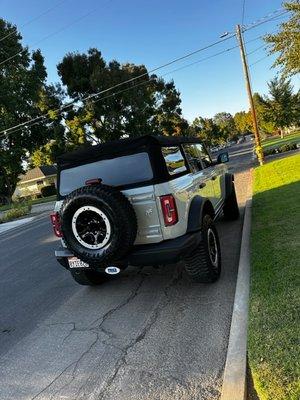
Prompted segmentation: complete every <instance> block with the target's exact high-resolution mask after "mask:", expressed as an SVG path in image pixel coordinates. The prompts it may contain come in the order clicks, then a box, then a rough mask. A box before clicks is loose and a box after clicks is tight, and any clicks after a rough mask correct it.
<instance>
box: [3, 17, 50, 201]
mask: <svg viewBox="0 0 300 400" xmlns="http://www.w3.org/2000/svg"><path fill="white" fill-rule="evenodd" d="M7 35H9V36H7ZM0 37H6V38H5V39H4V40H2V42H1V46H0V93H1V96H0V131H4V132H2V133H1V134H0V175H1V181H0V183H1V182H2V189H1V188H0V191H1V190H2V191H5V193H6V194H7V196H8V198H9V199H10V198H11V196H12V194H13V192H14V189H15V187H16V184H17V181H18V177H19V175H20V174H21V173H22V172H23V165H24V162H26V160H27V159H28V156H29V154H30V153H31V152H32V151H33V150H34V149H35V148H37V147H38V146H41V145H43V144H44V143H46V142H47V141H48V140H49V138H50V137H51V132H52V130H51V129H50V125H51V124H49V123H47V122H46V121H45V120H41V122H39V123H37V124H34V125H32V126H26V125H25V126H23V128H22V129H18V130H10V131H8V130H7V131H5V129H8V128H10V127H11V126H14V125H16V124H20V123H23V122H25V121H27V120H29V119H31V118H35V117H37V116H39V115H41V109H42V108H43V107H45V109H48V105H47V103H48V102H49V103H51V104H54V103H55V101H56V100H55V101H54V100H53V98H52V99H50V98H49V94H51V93H52V94H53V93H54V92H53V89H51V88H50V87H47V86H46V83H45V82H46V76H47V74H46V69H45V67H44V59H43V56H42V54H41V52H40V51H39V50H37V51H34V52H33V53H32V54H30V53H29V51H28V49H27V47H23V46H22V43H21V40H22V37H21V35H20V33H19V32H18V31H17V29H16V27H15V26H13V25H11V24H10V23H8V22H6V21H4V20H3V19H0ZM16 54H17V55H16ZM15 55H16V56H15ZM12 56H13V57H14V58H13V59H11V60H8V61H6V62H4V61H5V60H6V59H7V58H9V57H12ZM50 97H51V96H50ZM56 103H57V101H56Z"/></svg>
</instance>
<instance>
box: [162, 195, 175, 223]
mask: <svg viewBox="0 0 300 400" xmlns="http://www.w3.org/2000/svg"><path fill="white" fill-rule="evenodd" d="M160 204H161V208H162V212H163V216H164V221H165V225H166V226H170V225H175V224H176V223H177V222H178V214H177V208H176V203H175V199H174V197H173V196H172V195H171V194H168V195H166V196H161V197H160Z"/></svg>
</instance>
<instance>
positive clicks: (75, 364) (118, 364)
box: [31, 268, 182, 400]
mask: <svg viewBox="0 0 300 400" xmlns="http://www.w3.org/2000/svg"><path fill="white" fill-rule="evenodd" d="M140 275H141V279H140V280H139V282H138V284H137V286H136V287H135V289H133V290H132V291H131V293H130V295H129V296H128V297H127V298H126V299H125V300H124V301H122V302H121V303H120V304H118V305H117V306H116V307H114V308H112V309H110V310H109V311H107V312H106V313H105V314H104V315H103V316H102V317H100V318H97V319H96V320H95V321H93V322H92V323H91V324H90V325H94V324H95V323H97V322H98V321H101V322H100V323H98V325H97V326H96V327H95V326H92V327H90V328H82V329H78V328H76V323H75V322H62V323H59V322H58V323H52V324H48V325H47V326H56V325H72V329H71V330H70V332H69V333H68V334H67V335H66V337H65V338H64V339H63V342H65V340H66V339H67V338H69V337H70V336H71V335H72V333H73V332H91V333H94V334H95V335H96V338H95V340H94V341H93V342H92V343H91V344H90V345H89V347H88V348H87V349H86V350H85V351H84V352H83V353H82V354H81V355H80V357H79V358H78V359H77V360H76V361H73V362H72V363H70V364H69V365H68V366H66V367H65V368H64V369H63V371H62V372H61V373H60V374H59V375H57V376H56V377H55V378H54V379H53V380H52V381H51V382H50V383H49V384H48V385H47V386H46V387H45V388H43V389H42V390H41V391H40V392H39V393H37V394H36V395H35V396H34V397H32V399H31V400H34V399H37V398H38V397H39V396H40V395H41V394H42V393H44V392H45V391H46V390H47V389H49V388H50V387H51V386H52V385H53V384H54V383H55V382H57V380H58V379H59V378H60V377H61V376H62V375H63V374H64V373H65V372H67V371H68V369H70V368H72V372H71V377H70V379H69V380H68V382H66V383H65V384H63V385H62V386H60V387H59V388H58V389H57V390H56V391H55V392H54V393H53V394H52V395H51V397H50V398H51V399H55V396H56V395H57V394H58V393H59V392H61V391H62V390H63V389H65V388H66V387H68V386H69V385H70V384H71V383H72V382H73V381H74V379H75V378H76V373H77V370H78V367H79V364H80V362H81V361H82V359H83V358H84V357H85V356H86V355H87V354H88V353H90V351H91V350H92V348H93V347H94V346H95V345H96V344H97V342H98V341H99V340H100V338H99V331H100V332H102V333H104V334H105V336H108V337H109V338H110V339H113V338H115V335H114V333H113V332H110V331H108V330H107V329H105V328H104V327H103V324H104V323H105V322H106V321H107V319H108V318H109V317H111V316H112V315H113V314H114V313H115V312H116V311H118V310H120V309H121V308H123V307H125V306H126V305H127V304H128V303H130V302H131V301H132V300H133V299H134V298H135V297H136V296H137V295H138V293H139V290H140V288H141V286H142V284H143V283H144V280H145V277H146V276H147V275H144V274H140ZM181 279H182V270H181V269H179V268H177V269H176V271H175V273H174V275H173V277H172V279H171V281H170V282H169V283H168V285H167V286H166V287H165V288H164V290H163V294H162V296H161V299H160V300H159V302H158V304H157V306H156V307H155V308H154V310H153V311H152V313H151V314H150V316H149V318H148V322H147V323H146V325H145V326H144V328H143V329H142V330H141V332H140V333H139V334H138V335H137V336H136V338H134V339H133V340H131V341H130V343H129V344H128V345H127V346H125V347H119V346H116V345H115V344H113V343H110V342H107V341H106V340H102V341H101V343H103V344H106V345H108V346H112V347H114V348H116V349H117V350H119V351H121V352H122V356H121V357H120V358H119V359H118V360H117V362H116V363H115V366H114V370H113V373H112V375H111V377H110V378H109V379H108V380H107V381H106V384H105V387H104V388H103V390H102V391H101V392H100V394H99V397H98V398H99V400H101V399H103V398H104V396H105V394H106V393H107V391H108V390H109V388H110V386H111V385H112V383H113V382H114V380H115V377H116V376H117V374H118V372H119V371H120V369H121V367H122V366H123V365H126V364H127V362H126V357H127V355H128V352H129V351H130V350H131V349H132V348H133V347H134V346H136V345H137V344H138V343H139V342H141V341H142V340H143V339H144V338H145V336H146V335H147V333H148V332H149V331H150V329H151V327H152V326H153V325H154V324H155V322H156V321H157V319H158V317H159V315H160V313H161V312H162V310H163V309H164V308H165V307H166V306H167V305H168V304H169V302H170V298H169V291H170V290H171V289H172V287H174V286H175V285H176V284H177V283H178V282H179V281H180V280H181ZM90 376H91V374H90V375H89V376H88V377H87V378H86V379H85V382H84V383H83V384H82V385H81V386H80V388H79V389H78V391H77V394H76V398H78V397H77V396H79V395H80V392H81V391H82V390H83V389H84V387H85V386H86V384H87V382H88V380H89V378H90Z"/></svg>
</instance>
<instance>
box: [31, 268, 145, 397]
mask: <svg viewBox="0 0 300 400" xmlns="http://www.w3.org/2000/svg"><path fill="white" fill-rule="evenodd" d="M145 276H146V275H142V274H141V279H140V281H139V283H138V285H137V286H136V288H135V289H134V290H133V291H131V293H130V295H129V296H128V297H127V299H126V300H125V301H122V302H121V303H120V304H118V305H117V306H116V307H114V308H112V309H110V310H109V311H107V312H106V313H105V314H104V315H103V316H102V317H101V318H98V319H96V320H95V321H93V322H92V323H91V325H94V324H95V323H96V322H97V321H99V320H101V322H100V324H99V325H97V327H96V328H95V327H92V328H83V329H78V328H76V323H75V322H54V323H51V324H47V325H46V326H49V327H51V326H57V325H72V329H71V330H70V332H69V333H68V334H67V335H66V337H65V338H64V339H63V343H64V342H65V340H66V339H67V338H69V337H70V336H71V335H72V333H73V332H92V333H95V334H96V340H95V341H94V342H93V343H92V344H91V345H90V346H89V347H88V349H87V350H86V351H84V352H83V353H82V354H81V356H80V357H79V359H78V360H77V361H73V362H72V363H71V364H69V365H68V366H67V367H65V368H64V369H63V371H62V372H61V373H60V374H59V375H58V376H56V377H55V378H54V379H53V380H52V381H51V382H50V383H49V384H48V385H47V386H46V387H45V388H43V389H42V390H41V391H40V392H39V393H37V394H36V395H35V396H34V397H32V399H31V400H34V399H36V398H37V397H38V396H40V395H41V394H42V393H43V392H45V391H46V390H47V389H49V388H50V386H51V385H53V383H55V382H56V381H57V380H58V379H59V378H60V377H61V376H62V375H63V374H64V373H65V372H66V371H67V370H68V369H69V368H71V367H72V366H73V365H74V368H73V371H72V377H71V380H70V381H68V382H67V383H66V384H64V385H63V386H61V387H60V388H59V389H58V390H56V391H55V393H54V394H53V395H52V396H51V398H53V396H55V395H56V394H57V393H58V392H59V391H61V390H62V389H64V388H65V387H67V386H68V385H70V383H72V381H73V380H74V379H75V372H76V370H77V368H78V365H79V363H80V361H81V360H82V359H83V357H84V356H85V355H86V354H88V353H89V352H90V350H91V349H92V348H93V346H95V345H96V343H97V342H98V340H99V333H98V331H99V330H100V331H101V332H103V333H104V334H105V335H106V336H109V337H111V335H113V333H112V332H108V331H106V329H105V328H103V327H102V325H103V324H104V322H105V321H106V320H107V319H108V318H109V317H110V316H111V315H112V314H113V313H115V312H116V311H118V310H120V309H121V308H122V307H124V306H125V305H127V304H128V303H129V302H130V301H131V300H132V299H134V298H135V297H136V296H137V294H138V292H139V289H140V288H141V286H142V284H143V282H144V279H145ZM103 343H105V344H108V343H106V342H103ZM114 347H116V346H114ZM120 350H121V351H122V349H120Z"/></svg>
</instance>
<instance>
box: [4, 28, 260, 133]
mask: <svg viewBox="0 0 300 400" xmlns="http://www.w3.org/2000/svg"><path fill="white" fill-rule="evenodd" d="M262 37H263V36H262V35H261V36H258V37H255V38H253V39H251V40H249V41H247V44H248V43H251V42H254V41H256V40H258V39H261V38H262ZM238 47H239V46H238V45H236V46H233V47H230V48H227V49H225V50H222V51H220V52H218V53H214V54H212V55H210V56H208V57H205V58H202V59H200V60H196V61H194V62H192V63H189V64H186V65H184V66H182V67H179V68H176V69H174V70H171V71H168V72H166V73H165V74H162V75H161V77H164V76H166V75H169V74H171V73H175V72H178V71H181V70H183V69H186V68H188V67H191V66H193V65H196V64H199V63H201V62H204V61H207V60H209V59H211V58H214V57H217V56H219V55H221V54H225V53H228V52H229V51H231V50H234V49H236V48H238ZM154 79H155V78H154V77H150V78H149V79H148V80H145V81H143V82H140V83H138V84H136V85H133V86H129V87H127V88H125V89H123V90H120V91H118V92H114V93H112V94H110V95H107V96H104V97H100V98H99V99H96V100H92V103H97V102H98V101H103V100H106V99H109V98H111V97H115V96H117V95H119V94H121V93H124V92H127V91H129V90H132V89H135V88H137V87H140V86H143V85H146V84H149V83H150V82H151V81H152V80H154ZM72 104H73V102H71V103H69V104H67V106H70V105H72ZM41 118H45V119H49V117H47V116H45V115H44V116H41V117H37V118H35V119H33V120H31V121H27V122H26V123H25V125H24V127H26V128H27V125H29V123H30V127H31V126H33V125H36V124H39V123H40V122H41V121H40V119H41ZM14 128H15V127H13V128H11V129H12V130H13V131H12V132H11V133H15V132H18V131H19V130H22V127H21V128H20V127H18V126H17V127H16V129H14ZM0 133H1V132H0Z"/></svg>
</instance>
